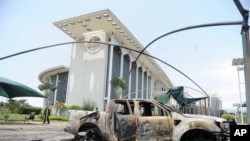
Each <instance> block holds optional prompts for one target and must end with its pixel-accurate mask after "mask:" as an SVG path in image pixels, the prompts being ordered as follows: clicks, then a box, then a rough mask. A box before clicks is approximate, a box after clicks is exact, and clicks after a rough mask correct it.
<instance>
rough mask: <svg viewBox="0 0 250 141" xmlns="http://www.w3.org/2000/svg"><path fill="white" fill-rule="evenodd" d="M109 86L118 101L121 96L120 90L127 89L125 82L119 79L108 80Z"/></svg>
mask: <svg viewBox="0 0 250 141" xmlns="http://www.w3.org/2000/svg"><path fill="white" fill-rule="evenodd" d="M110 84H111V87H112V88H115V93H116V98H118V99H120V98H121V96H122V90H123V89H125V88H126V87H127V86H126V81H125V80H124V79H123V78H121V77H115V78H113V79H112V80H110Z"/></svg>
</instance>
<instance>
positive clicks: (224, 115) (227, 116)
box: [221, 114, 235, 120]
mask: <svg viewBox="0 0 250 141" xmlns="http://www.w3.org/2000/svg"><path fill="white" fill-rule="evenodd" d="M221 117H222V118H224V119H228V120H234V119H235V117H234V115H232V114H223V115H222V116H221Z"/></svg>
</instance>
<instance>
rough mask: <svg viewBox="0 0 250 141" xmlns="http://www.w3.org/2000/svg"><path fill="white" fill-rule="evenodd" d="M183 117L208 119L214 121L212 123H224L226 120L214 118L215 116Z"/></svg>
mask: <svg viewBox="0 0 250 141" xmlns="http://www.w3.org/2000/svg"><path fill="white" fill-rule="evenodd" d="M184 116H186V117H188V118H200V119H209V120H214V121H218V122H222V121H226V119H224V118H220V117H215V116H207V115H192V114H184Z"/></svg>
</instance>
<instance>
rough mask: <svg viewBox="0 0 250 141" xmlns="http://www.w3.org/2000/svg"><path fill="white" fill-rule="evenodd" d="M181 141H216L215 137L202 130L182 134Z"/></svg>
mask: <svg viewBox="0 0 250 141" xmlns="http://www.w3.org/2000/svg"><path fill="white" fill-rule="evenodd" d="M181 141H216V136H215V135H213V134H211V133H209V132H207V131H203V130H194V131H190V132H187V133H185V134H184V136H183V137H182V138H181Z"/></svg>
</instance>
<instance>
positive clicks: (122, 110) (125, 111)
mask: <svg viewBox="0 0 250 141" xmlns="http://www.w3.org/2000/svg"><path fill="white" fill-rule="evenodd" d="M115 110H116V112H117V113H118V114H122V115H129V114H130V113H129V108H128V105H127V103H126V102H121V103H116V104H115Z"/></svg>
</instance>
